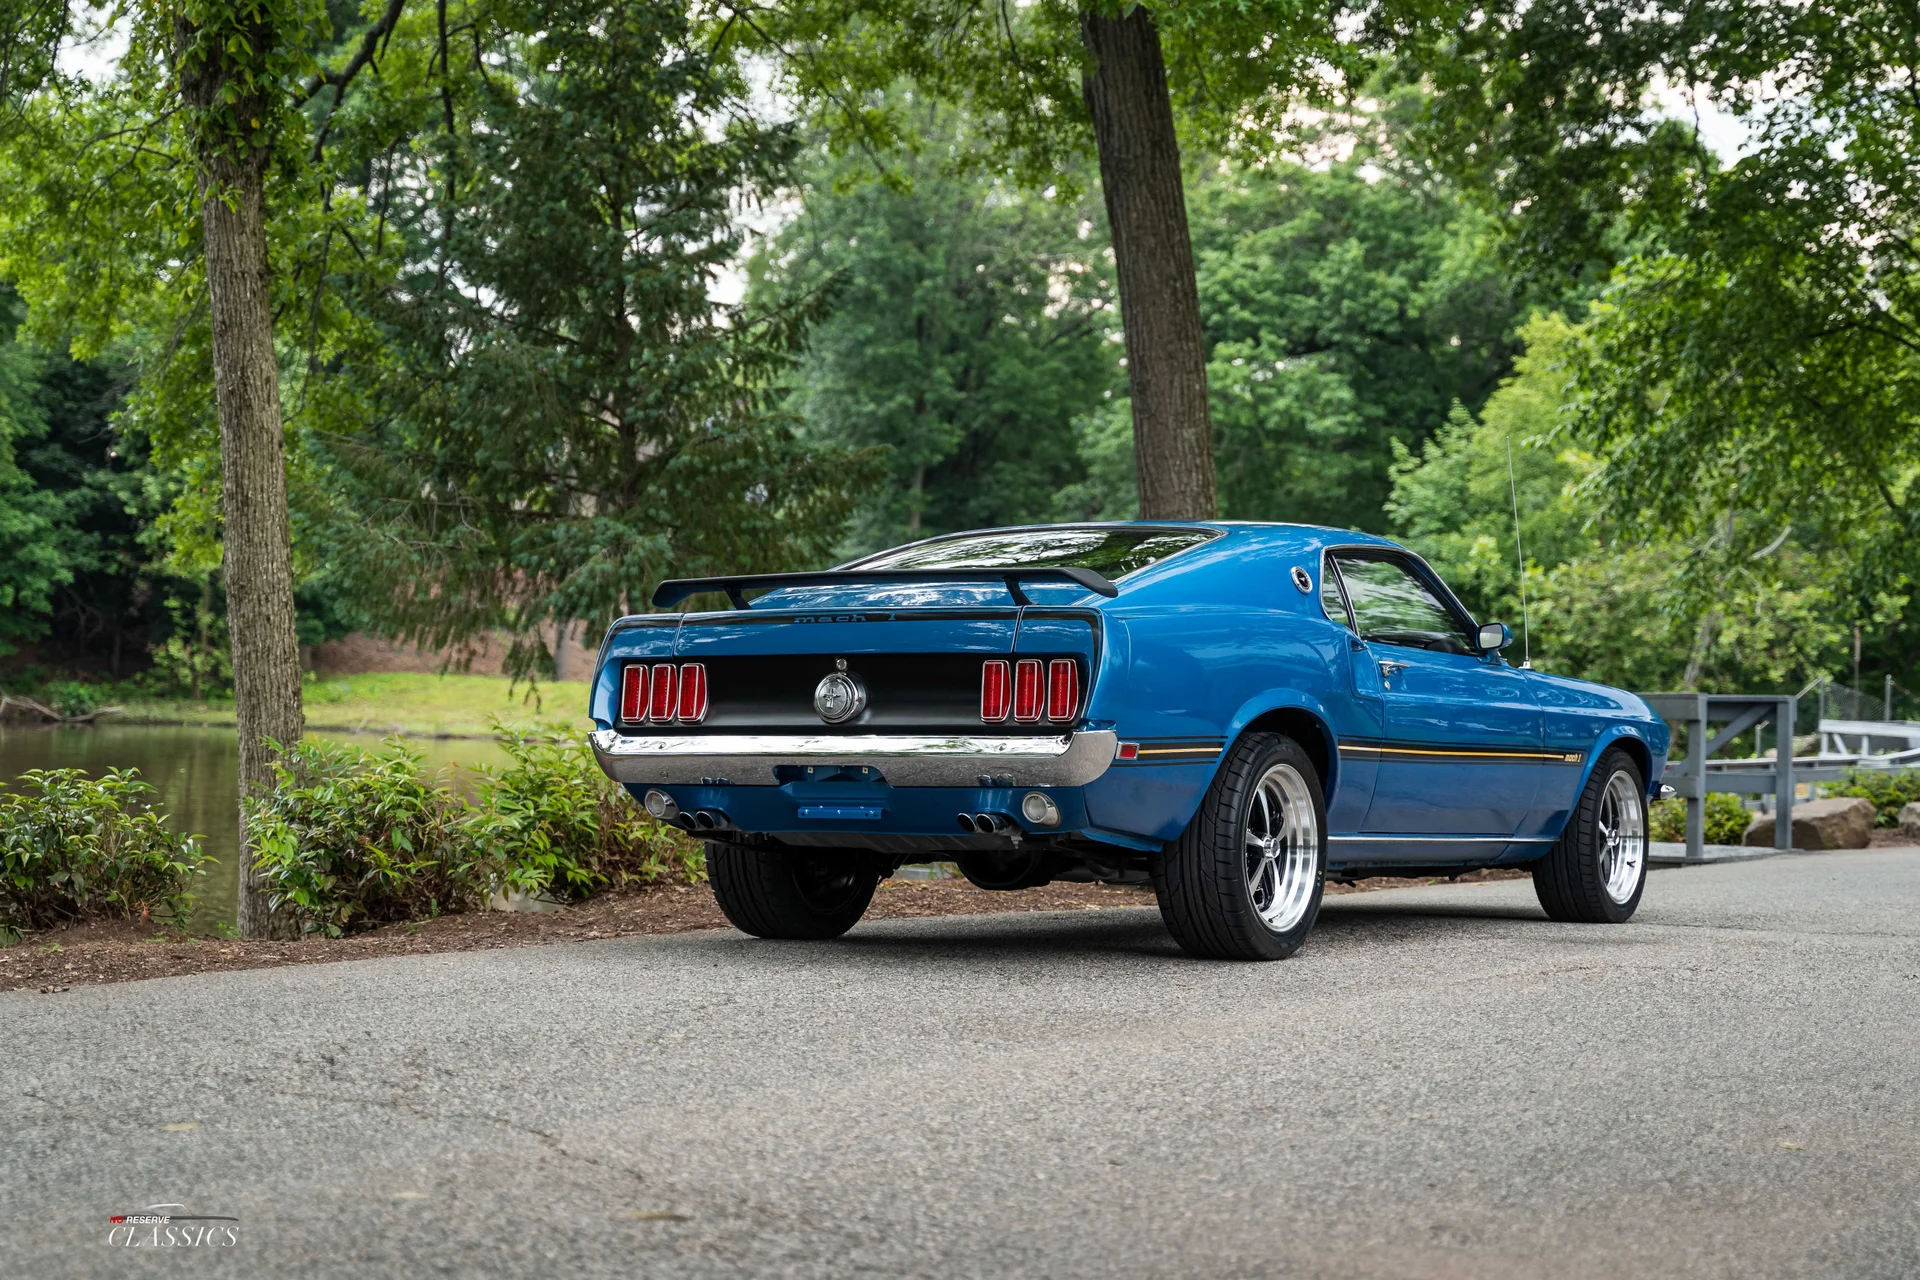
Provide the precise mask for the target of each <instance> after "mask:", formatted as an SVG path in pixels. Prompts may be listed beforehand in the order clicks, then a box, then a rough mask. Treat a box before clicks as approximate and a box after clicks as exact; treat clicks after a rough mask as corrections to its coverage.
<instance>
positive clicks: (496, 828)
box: [456, 726, 703, 898]
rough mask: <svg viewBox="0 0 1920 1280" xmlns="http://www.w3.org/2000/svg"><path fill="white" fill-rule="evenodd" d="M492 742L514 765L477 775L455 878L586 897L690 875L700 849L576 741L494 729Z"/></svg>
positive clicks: (548, 731) (550, 732)
mask: <svg viewBox="0 0 1920 1280" xmlns="http://www.w3.org/2000/svg"><path fill="white" fill-rule="evenodd" d="M495 739H496V741H498V742H499V743H500V745H501V747H503V748H504V749H505V750H506V752H507V754H508V755H509V756H511V757H512V758H513V763H512V764H511V765H509V766H508V767H506V768H504V769H499V770H493V769H487V770H483V771H482V773H481V777H480V784H479V794H478V797H477V798H476V801H475V803H474V806H473V809H472V811H471V812H470V813H469V814H467V815H466V816H465V818H464V820H463V822H462V824H461V840H462V846H461V848H462V853H461V858H462V861H461V863H460V865H459V867H458V868H457V872H456V874H457V875H459V876H461V877H463V878H466V879H470V880H475V881H478V882H482V883H485V884H486V885H488V886H489V887H490V889H491V891H493V892H503V891H518V892H521V893H528V894H534V895H539V896H548V897H555V898H584V897H586V896H587V895H588V894H590V893H592V892H594V891H595V890H598V889H600V888H604V887H607V886H612V887H614V888H627V887H631V886H635V885H649V884H653V883H655V882H656V881H660V880H663V879H673V878H680V877H687V876H693V875H697V874H698V871H699V868H700V867H701V866H702V865H703V862H702V861H701V859H702V857H703V855H702V854H701V853H700V852H699V848H700V847H699V846H697V845H694V844H692V843H691V842H690V841H688V840H687V839H686V838H685V837H683V836H682V835H681V834H680V833H679V831H678V830H676V829H675V828H672V827H668V826H665V825H663V824H661V823H659V822H656V821H655V820H654V819H653V818H652V817H651V816H650V815H649V814H648V813H647V811H646V810H644V809H642V808H641V807H640V806H639V805H637V804H635V803H634V802H633V798H632V797H631V796H629V795H628V794H627V793H626V790H625V789H624V788H622V787H621V786H620V785H619V784H617V783H615V782H613V781H611V780H610V779H609V778H608V777H607V775H606V774H605V773H604V772H603V771H602V770H601V768H600V766H599V764H598V763H597V762H596V761H595V760H594V758H593V753H592V751H591V750H590V749H589V748H588V746H587V744H586V743H585V741H583V740H582V739H581V738H579V737H578V736H576V735H574V734H572V733H570V732H569V731H566V730H563V729H559V728H556V727H555V726H545V727H543V728H542V729H540V730H538V731H536V732H516V731H513V730H508V729H504V728H496V730H495Z"/></svg>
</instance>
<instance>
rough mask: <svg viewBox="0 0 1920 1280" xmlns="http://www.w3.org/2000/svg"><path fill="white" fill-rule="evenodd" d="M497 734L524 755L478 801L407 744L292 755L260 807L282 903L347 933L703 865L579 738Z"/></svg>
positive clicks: (264, 855) (256, 809)
mask: <svg viewBox="0 0 1920 1280" xmlns="http://www.w3.org/2000/svg"><path fill="white" fill-rule="evenodd" d="M497 733H498V740H499V742H500V744H501V746H502V747H503V748H505V749H506V751H507V753H508V754H509V755H510V756H511V757H512V759H513V763H512V764H511V765H509V766H507V767H506V768H504V769H500V770H489V771H483V773H482V775H481V777H480V779H479V782H478V785H477V787H476V796H475V799H474V800H472V801H471V802H470V801H468V800H466V799H464V798H463V797H462V796H461V795H460V793H459V791H458V790H456V789H455V788H454V787H453V785H452V779H451V778H450V777H449V776H448V775H447V773H446V771H445V770H441V771H434V772H430V771H428V770H427V769H426V768H425V767H424V764H423V762H422V760H421V757H420V756H419V755H417V754H416V753H414V752H411V751H408V750H407V749H406V747H405V746H404V745H403V744H402V743H400V742H399V741H392V742H389V743H388V744H386V745H385V746H384V747H383V748H381V749H380V750H378V751H368V750H365V749H362V748H358V747H353V746H345V745H336V744H331V743H323V742H315V741H307V742H302V743H300V744H299V745H297V746H295V747H294V748H292V749H291V750H289V751H287V752H286V753H285V754H284V756H283V758H282V760H281V761H280V762H279V763H278V764H276V765H275V766H274V767H275V769H276V771H277V772H278V773H279V775H280V776H279V779H278V781H279V785H278V786H277V787H276V788H275V790H274V791H273V792H272V793H270V794H269V795H268V796H267V797H265V798H264V799H262V800H260V801H258V802H256V803H255V805H254V806H253V808H252V809H251V810H250V811H249V813H248V817H247V822H248V828H249V835H250V838H251V843H252V847H253V848H255V849H257V850H258V851H259V863H258V865H259V867H260V869H261V871H262V873H263V874H264V875H265V877H266V879H267V880H268V882H269V884H270V886H271V889H270V892H271V894H272V900H273V903H274V906H275V909H276V910H278V909H285V910H287V911H289V912H291V913H292V915H293V917H294V918H295V919H296V920H297V921H298V922H299V925H300V928H301V929H302V930H303V931H304V932H310V933H323V934H325V935H326V936H328V937H339V936H341V935H342V934H345V933H351V932H353V931H355V930H358V929H366V928H372V927H374V926H377V925H381V924H388V923H392V922H395V921H400V920H414V919H420V918H422V917H425V916H429V915H435V914H438V913H440V912H443V911H459V910H473V909H477V908H479V907H480V906H482V905H483V904H484V903H485V902H486V901H487V899H488V898H490V897H492V896H493V895H495V894H499V893H508V892H518V893H527V894H531V895H536V896H543V897H557V898H582V897H586V896H587V895H588V894H590V893H592V892H594V891H596V890H598V889H601V888H605V887H608V886H613V887H628V886H633V885H646V884H652V883H654V882H656V881H659V880H663V879H672V878H694V877H697V876H698V875H699V874H700V869H701V866H702V865H703V864H702V861H701V854H700V851H699V846H697V845H694V844H692V842H690V841H688V840H686V839H685V838H683V837H682V836H681V835H680V834H679V832H678V831H676V830H673V829H671V828H667V827H663V826H661V825H660V824H658V823H656V822H655V821H654V820H653V819H652V818H650V817H649V816H648V815H647V813H646V812H645V810H643V809H641V808H639V806H637V805H635V804H634V803H633V801H632V800H631V798H629V797H628V796H627V795H626V793H625V792H624V791H623V790H622V789H621V788H620V787H619V786H618V785H617V784H615V783H613V782H611V781H609V780H608V778H607V777H606V775H605V774H604V773H602V772H601V770H600V768H599V766H598V764H597V763H595V761H594V759H593V755H592V753H591V751H590V750H589V749H588V748H587V746H586V744H585V743H584V741H582V740H581V739H580V738H579V737H577V736H573V735H571V734H569V733H568V732H567V731H565V730H559V729H555V728H547V729H543V730H541V731H540V732H538V733H520V732H514V731H510V730H506V729H500V730H498V731H497Z"/></svg>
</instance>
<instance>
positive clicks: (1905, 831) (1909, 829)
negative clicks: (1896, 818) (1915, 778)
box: [1900, 800, 1920, 843]
mask: <svg viewBox="0 0 1920 1280" xmlns="http://www.w3.org/2000/svg"><path fill="white" fill-rule="evenodd" d="M1900 834H1901V835H1903V836H1905V837H1906V838H1907V839H1909V840H1912V841H1915V842H1916V843H1920V800H1913V801H1909V802H1908V803H1906V804H1903V805H1901V806H1900Z"/></svg>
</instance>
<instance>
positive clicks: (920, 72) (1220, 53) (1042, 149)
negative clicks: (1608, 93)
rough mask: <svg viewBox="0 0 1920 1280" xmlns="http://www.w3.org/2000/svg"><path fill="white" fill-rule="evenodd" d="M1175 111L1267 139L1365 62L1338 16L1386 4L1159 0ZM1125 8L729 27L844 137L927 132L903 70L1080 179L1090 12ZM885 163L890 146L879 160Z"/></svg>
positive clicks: (1041, 182)
mask: <svg viewBox="0 0 1920 1280" xmlns="http://www.w3.org/2000/svg"><path fill="white" fill-rule="evenodd" d="M1146 7H1147V9H1148V10H1149V12H1150V13H1151V14H1152V17H1153V20H1154V23H1155V25H1156V27H1157V28H1158V30H1159V34H1160V42H1161V46H1162V49H1163V51H1164V58H1165V61H1166V64H1167V82H1168V85H1169V87H1170V91H1171V96H1172V100H1173V106H1174V110H1175V112H1176V114H1177V118H1178V119H1179V120H1180V122H1181V123H1182V125H1183V126H1184V127H1185V129H1186V130H1187V132H1188V133H1189V134H1190V136H1191V137H1192V138H1193V140H1194V141H1195V142H1198V143H1200V144H1202V145H1207V146H1221V145H1229V144H1232V145H1238V146H1241V147H1244V148H1247V149H1250V150H1256V149H1257V150H1270V149H1271V148H1272V146H1273V141H1274V137H1275V134H1276V133H1277V132H1278V131H1279V130H1280V129H1281V128H1283V127H1284V126H1285V125H1286V124H1287V123H1288V120H1287V113H1288V110H1289V108H1291V107H1293V106H1295V105H1296V104H1297V103H1298V102H1299V101H1300V100H1301V99H1302V98H1307V99H1313V100H1322V99H1324V98H1326V97H1328V96H1329V93H1330V89H1329V81H1330V80H1332V79H1337V78H1338V77H1339V76H1341V75H1342V74H1343V73H1349V72H1352V73H1358V72H1360V71H1362V70H1363V69H1364V67H1365V65H1366V54H1365V52H1364V50H1363V49H1362V47H1361V45H1360V44H1359V43H1358V42H1356V41H1354V40H1352V39H1343V38H1342V34H1341V32H1342V29H1343V28H1345V29H1346V30H1348V31H1350V32H1351V31H1354V30H1357V28H1356V27H1355V25H1354V24H1353V22H1352V21H1351V19H1354V18H1357V17H1360V16H1362V15H1365V14H1368V13H1372V12H1374V11H1375V8H1376V7H1375V6H1359V5H1347V4H1344V3H1338V2H1335V3H1325V4H1297V3H1293V2H1291V0H1156V2H1155V3H1150V4H1148V5H1147V6H1146ZM1127 8H1129V6H1123V5H1120V4H1109V3H1102V4H1098V5H1083V4H1078V3H1065V2H1064V0H1039V2H1038V3H1033V4H1023V5H1000V4H986V3H979V2H977V0H961V2H960V3H957V4H951V5H929V4H924V3H916V0H783V2H782V3H777V4H772V5H768V6H764V7H761V8H757V9H755V10H753V11H752V13H751V14H747V13H744V12H736V13H735V19H736V20H733V21H729V22H728V23H727V24H725V27H724V32H725V34H726V36H727V38H729V39H731V40H734V41H737V42H740V43H741V44H743V45H745V46H747V47H750V48H752V49H755V50H756V51H758V52H763V53H766V54H770V55H772V56H774V57H776V58H777V59H779V61H778V63H777V65H778V68H779V71H780V73H781V76H782V78H783V81H784V87H785V88H786V90H787V91H788V92H790V93H792V94H793V95H794V96H795V97H796V98H798V99H799V100H800V101H802V102H804V103H806V104H808V105H809V106H810V107H811V108H813V109H814V110H815V111H816V112H817V113H818V116H819V118H820V119H821V120H822V121H823V122H824V123H825V124H826V125H827V126H828V127H829V129H830V131H831V133H832V136H833V138H834V139H835V143H836V145H837V146H839V147H843V148H847V149H853V148H859V149H862V150H864V151H865V152H866V153H867V154H868V155H869V156H870V157H873V158H875V159H880V158H881V157H884V156H886V155H888V154H890V153H891V152H892V151H894V150H895V149H896V148H899V147H903V146H904V147H909V148H910V147H913V146H915V145H917V141H916V138H917V125H918V121H917V119H916V115H915V110H914V108H913V106H912V104H911V102H910V101H909V100H906V99H902V98H900V97H897V96H890V93H889V91H891V90H893V89H895V88H896V87H897V86H899V85H900V84H901V83H903V82H910V83H912V84H914V85H916V86H918V88H919V90H920V91H921V92H923V93H925V94H929V95H931V96H933V97H935V98H937V99H940V100H941V101H944V102H948V103H952V104H955V105H958V106H961V107H962V108H963V109H964V110H965V111H966V112H967V114H968V116H969V117H970V118H971V119H972V120H973V121H974V122H975V124H976V127H978V128H980V129H982V130H983V131H984V132H985V136H986V138H987V143H988V145H987V146H986V147H985V148H982V149H981V150H980V151H979V152H977V153H975V154H974V156H973V157H972V159H973V160H974V161H976V162H977V161H981V160H990V162H991V163H992V164H993V165H994V167H996V168H1001V169H1005V170H1009V171H1012V172H1014V173H1016V174H1017V175H1018V176H1019V177H1020V178H1021V179H1022V180H1023V181H1025V182H1026V183H1028V184H1029V185H1031V186H1034V187H1041V186H1045V185H1047V184H1048V183H1050V182H1066V183H1073V182H1077V181H1078V180H1080V179H1081V178H1082V177H1084V174H1085V170H1084V165H1083V157H1084V155H1085V154H1086V152H1087V150H1088V148H1089V147H1090V144H1091V139H1092V130H1091V125H1090V122H1089V120H1088V117H1087V109H1086V103H1085V99H1084V98H1083V97H1082V94H1081V76H1082V74H1083V72H1084V71H1085V70H1086V64H1087V54H1086V50H1085V46H1084V45H1083V43H1082V41H1081V35H1080V18H1081V15H1082V13H1084V12H1086V11H1088V10H1089V9H1092V10H1096V11H1099V12H1104V13H1107V14H1110V15H1117V14H1120V13H1122V12H1124V11H1126V9H1127ZM881 163H883V164H884V160H882V161H881Z"/></svg>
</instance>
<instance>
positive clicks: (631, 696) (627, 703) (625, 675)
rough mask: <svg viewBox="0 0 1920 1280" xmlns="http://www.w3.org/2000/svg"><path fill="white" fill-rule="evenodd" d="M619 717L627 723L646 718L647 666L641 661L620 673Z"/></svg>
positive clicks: (637, 722) (637, 721)
mask: <svg viewBox="0 0 1920 1280" xmlns="http://www.w3.org/2000/svg"><path fill="white" fill-rule="evenodd" d="M620 718H621V719H622V720H624V721H626V722H627V723H628V724H639V723H640V722H641V721H642V720H645V719H646V718H647V668H646V667H645V665H643V664H641V663H637V662H636V663H634V664H633V665H631V666H629V667H628V668H627V669H626V670H624V671H622V672H621V673H620Z"/></svg>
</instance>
